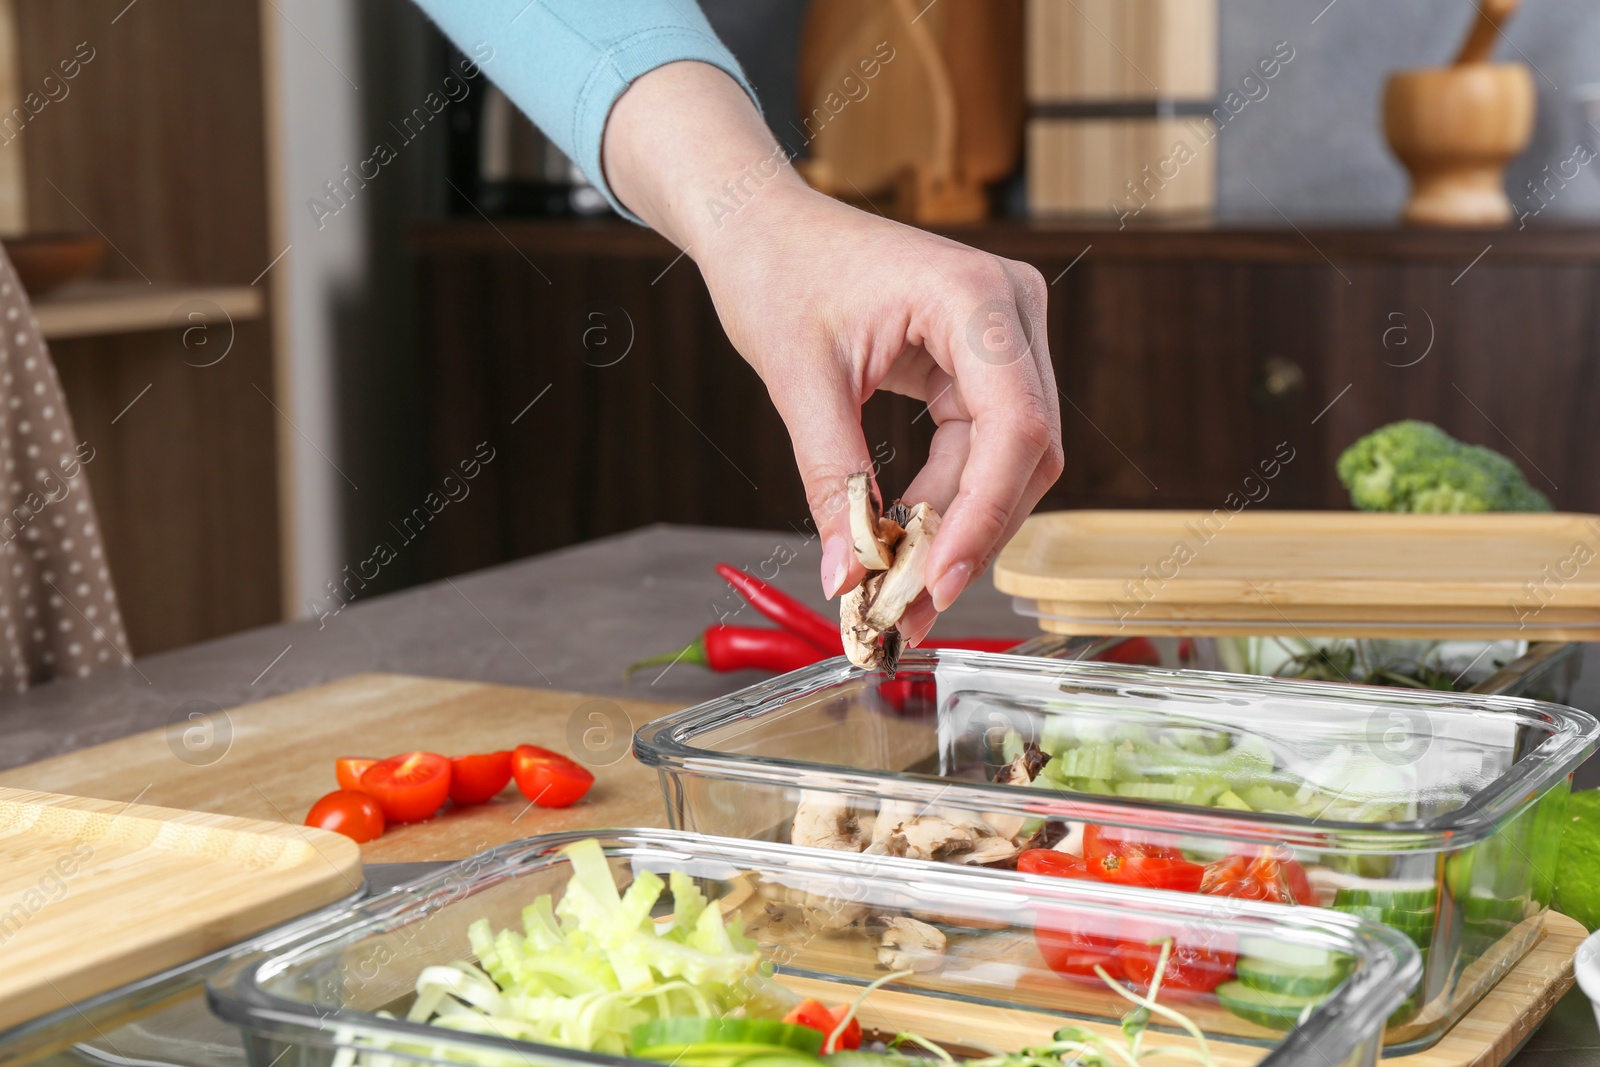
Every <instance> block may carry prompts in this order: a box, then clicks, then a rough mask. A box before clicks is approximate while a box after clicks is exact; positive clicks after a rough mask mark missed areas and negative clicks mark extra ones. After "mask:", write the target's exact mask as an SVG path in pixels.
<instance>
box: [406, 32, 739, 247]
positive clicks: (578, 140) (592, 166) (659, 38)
mask: <svg viewBox="0 0 1600 1067" xmlns="http://www.w3.org/2000/svg"><path fill="white" fill-rule="evenodd" d="M417 3H418V4H419V5H420V6H421V7H422V9H423V10H424V11H426V12H427V13H428V15H429V16H430V17H432V18H433V20H434V21H435V22H437V23H438V24H439V27H440V29H442V30H444V32H445V34H446V35H447V36H448V37H449V38H450V39H451V40H452V41H454V42H455V45H456V47H457V48H459V49H461V51H462V52H463V53H464V54H465V55H466V56H467V57H468V58H470V59H471V60H472V61H473V62H475V63H477V64H478V65H479V66H480V67H481V68H482V69H483V71H484V73H486V74H487V75H488V76H489V78H490V79H491V80H493V82H494V83H495V84H496V85H498V86H499V87H500V89H501V91H502V92H504V93H505V94H506V96H507V97H509V98H510V99H511V102H512V103H514V104H516V105H517V107H519V108H521V109H522V111H523V112H524V113H525V114H526V115H527V116H528V117H529V118H531V119H533V121H534V122H535V123H536V124H537V125H538V127H539V128H540V129H541V130H543V131H544V134H545V136H546V137H549V138H550V140H552V141H554V142H555V143H556V145H557V146H558V147H560V149H561V150H562V151H563V152H565V153H566V154H567V156H568V157H570V158H571V159H572V160H573V161H574V162H575V163H577V164H578V166H579V167H581V168H582V169H583V172H584V174H586V175H588V177H589V180H590V181H591V182H593V183H594V184H595V186H596V187H598V188H599V189H600V190H601V192H603V193H605V195H606V198H607V199H608V200H610V201H611V204H612V206H613V207H615V208H616V209H617V210H618V211H620V212H622V214H623V215H625V216H626V217H628V218H630V219H633V220H634V221H635V222H637V221H639V220H638V219H637V218H634V216H633V215H632V214H631V213H629V212H628V211H627V210H626V209H624V208H623V207H622V205H621V204H619V203H617V199H616V197H615V196H613V195H612V194H611V189H610V187H609V186H607V185H606V181H605V174H604V172H603V171H602V170H601V167H600V142H601V137H602V136H603V135H604V133H605V128H606V119H607V118H608V117H609V116H610V114H611V106H612V105H613V104H615V103H616V102H617V98H618V97H620V96H621V95H622V94H623V92H625V91H626V90H627V88H628V86H629V85H630V84H632V82H633V80H634V79H635V78H638V77H640V76H641V75H643V74H647V73H649V72H650V71H652V70H654V69H655V68H656V67H660V66H663V65H665V64H667V63H672V62H676V61H678V60H682V59H694V60H700V61H701V62H704V63H710V64H711V65H712V66H714V67H717V68H719V69H721V70H723V71H726V72H727V73H728V74H729V75H730V76H732V77H733V79H734V80H735V81H737V82H738V83H739V84H740V85H741V86H742V87H743V88H744V91H745V92H747V93H749V94H750V98H751V100H752V101H754V100H755V93H754V91H753V90H752V89H751V88H750V83H749V82H748V81H746V80H745V76H744V72H743V71H742V70H740V69H739V62H738V60H736V59H734V58H733V53H731V52H729V51H728V49H727V48H726V47H725V46H724V45H723V43H722V42H721V41H719V40H718V39H717V35H716V33H715V32H714V31H713V30H712V29H711V24H710V23H708V22H707V21H706V18H705V14H704V13H703V12H701V10H700V8H699V6H698V5H697V4H696V3H695V2H694V0H417ZM757 106H759V104H758V105H757Z"/></svg>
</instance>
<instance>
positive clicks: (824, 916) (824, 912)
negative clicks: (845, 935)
mask: <svg viewBox="0 0 1600 1067" xmlns="http://www.w3.org/2000/svg"><path fill="white" fill-rule="evenodd" d="M809 896H810V899H809V900H808V901H807V902H806V904H804V905H803V906H802V911H803V913H804V915H805V920H806V926H807V927H808V928H809V929H812V930H829V931H834V930H845V929H848V928H850V927H852V926H855V925H856V924H857V923H859V922H861V921H862V920H863V919H865V918H867V916H868V914H869V913H870V909H869V908H868V907H867V906H866V905H865V904H862V903H859V902H856V901H850V900H839V899H838V898H836V897H824V896H818V895H817V894H815V893H813V894H810V895H809Z"/></svg>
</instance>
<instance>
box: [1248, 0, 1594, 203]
mask: <svg viewBox="0 0 1600 1067" xmlns="http://www.w3.org/2000/svg"><path fill="white" fill-rule="evenodd" d="M1326 3H1327V0H1294V2H1293V3H1286V2H1284V0H1221V25H1220V27H1219V31H1220V32H1219V38H1220V41H1221V54H1220V56H1219V57H1218V61H1219V66H1218V80H1219V83H1220V88H1221V89H1222V91H1226V90H1227V89H1228V88H1230V87H1232V86H1235V85H1237V84H1238V80H1239V79H1240V78H1242V77H1243V76H1244V75H1245V73H1246V72H1248V71H1249V70H1250V69H1251V68H1252V67H1253V66H1254V64H1255V62H1256V61H1257V60H1258V59H1259V58H1261V57H1262V56H1265V55H1268V54H1269V53H1270V52H1271V51H1272V47H1273V45H1274V44H1276V43H1277V42H1279V41H1288V42H1289V43H1290V44H1291V45H1293V46H1294V49H1295V58H1294V60H1293V61H1292V62H1291V63H1290V64H1289V65H1288V66H1287V67H1285V68H1284V70H1283V73H1282V74H1281V75H1280V76H1279V77H1278V78H1277V79H1275V80H1274V81H1273V82H1272V83H1270V86H1271V88H1270V92H1269V94H1268V95H1267V96H1266V97H1265V98H1263V99H1262V100H1259V101H1257V102H1254V103H1251V104H1248V105H1246V108H1245V110H1244V111H1242V112H1241V113H1240V114H1239V116H1238V117H1237V118H1236V119H1235V120H1234V121H1233V122H1232V123H1230V124H1229V126H1228V127H1227V128H1226V129H1225V130H1223V132H1222V135H1221V137H1220V138H1219V140H1218V144H1217V147H1218V152H1219V155H1218V157H1217V158H1218V174H1217V178H1218V192H1217V197H1218V212H1219V214H1221V215H1223V216H1226V217H1238V218H1254V217H1269V216H1270V217H1272V218H1276V217H1277V213H1276V212H1274V211H1273V209H1272V207H1271V206H1269V205H1268V204H1267V203H1266V202H1265V201H1264V200H1263V198H1262V195H1261V194H1263V193H1264V194H1266V196H1267V197H1269V198H1271V200H1272V201H1273V203H1275V204H1276V205H1277V206H1278V207H1279V208H1281V209H1282V210H1283V212H1284V213H1285V214H1287V215H1289V216H1290V217H1291V218H1294V219H1296V220H1298V219H1301V218H1306V219H1313V218H1330V219H1338V218H1375V217H1376V218H1387V217H1390V216H1392V215H1394V214H1395V213H1396V212H1398V211H1399V209H1400V205H1401V203H1402V202H1403V200H1404V198H1405V192H1406V179H1405V172H1404V171H1403V170H1402V169H1401V168H1400V165H1399V164H1398V163H1397V162H1395V160H1394V158H1393V157H1392V156H1390V155H1389V151H1388V149H1387V147H1386V146H1385V145H1384V140H1383V130H1382V120H1381V117H1380V106H1381V101H1382V94H1383V83H1384V80H1385V79H1386V77H1387V76H1388V74H1389V72H1390V71H1392V70H1395V69H1397V68H1401V67H1415V66H1433V65H1438V64H1442V63H1444V62H1447V61H1448V59H1449V57H1450V56H1452V55H1453V54H1454V52H1455V49H1456V47H1457V46H1458V45H1459V43H1460V41H1461V39H1462V37H1463V36H1464V35H1465V31H1466V27H1467V25H1468V23H1469V21H1470V18H1471V16H1472V12H1473V10H1474V5H1473V4H1471V3H1470V2H1469V0H1335V2H1334V4H1333V6H1332V7H1331V8H1328V9H1327V11H1326V12H1325V13H1323V14H1321V16H1320V18H1317V21H1316V23H1315V25H1313V24H1312V21H1311V20H1312V19H1313V18H1315V17H1317V15H1318V13H1319V12H1322V11H1323V8H1324V6H1325V5H1326ZM1506 38H1507V40H1503V41H1502V42H1501V43H1500V46H1499V48H1498V49H1497V50H1496V53H1495V56H1496V58H1497V59H1508V60H1518V61H1521V62H1525V63H1531V64H1532V65H1533V66H1534V68H1535V73H1534V80H1535V83H1536V84H1537V85H1538V88H1539V111H1538V122H1537V127H1536V129H1535V132H1534V137H1533V143H1532V144H1531V145H1530V146H1529V147H1528V150H1527V152H1525V153H1524V154H1523V155H1522V156H1521V157H1520V158H1519V159H1518V160H1517V161H1516V162H1515V163H1514V164H1513V165H1512V167H1511V168H1510V171H1509V173H1508V175H1507V188H1508V191H1509V192H1510V195H1511V198H1512V202H1513V203H1514V204H1515V203H1519V202H1521V203H1525V204H1527V205H1528V206H1530V207H1537V201H1535V200H1533V199H1532V196H1531V194H1529V193H1528V192H1527V190H1526V185H1525V183H1526V182H1527V181H1528V179H1530V178H1532V177H1533V176H1534V175H1535V174H1538V173H1540V171H1541V168H1542V167H1544V166H1545V165H1546V164H1549V165H1551V167H1552V169H1553V168H1554V166H1555V164H1557V163H1559V162H1560V161H1562V160H1565V159H1566V158H1567V157H1569V156H1570V155H1571V154H1572V149H1573V147H1574V145H1576V144H1577V143H1578V142H1579V141H1580V140H1582V141H1584V142H1586V143H1588V144H1591V145H1593V144H1596V143H1597V142H1600V130H1596V129H1594V128H1592V127H1589V126H1587V125H1586V124H1585V123H1584V121H1583V118H1582V117H1581V115H1580V113H1579V109H1578V106H1577V104H1576V103H1575V102H1574V99H1573V97H1572V95H1571V94H1572V92H1573V90H1574V89H1575V88H1576V87H1577V86H1579V85H1581V84H1583V83H1585V82H1596V81H1600V4H1597V3H1595V2H1594V0H1525V2H1524V3H1523V5H1522V10H1521V11H1520V12H1519V13H1518V14H1517V16H1516V18H1515V20H1514V21H1513V22H1512V23H1511V25H1510V26H1509V28H1508V32H1507V33H1506ZM1519 50H1520V52H1519ZM1569 173H1570V171H1569ZM1247 178H1248V181H1247V180H1246V179H1247ZM1250 182H1254V183H1255V184H1256V185H1257V186H1259V187H1260V190H1261V192H1260V193H1258V192H1257V191H1256V190H1255V189H1252V188H1251V187H1250V184H1249V183H1250ZM1596 215H1600V161H1596V162H1595V163H1591V164H1590V165H1589V166H1588V167H1586V168H1584V173H1582V174H1580V175H1579V176H1578V178H1577V179H1576V180H1574V181H1572V182H1569V183H1568V185H1567V187H1566V188H1565V189H1563V190H1560V192H1559V194H1558V195H1556V196H1555V197H1554V198H1552V200H1551V202H1550V205H1549V207H1548V208H1546V209H1545V210H1544V212H1543V213H1542V214H1541V215H1540V221H1544V220H1546V219H1549V218H1555V217H1573V216H1591V217H1592V216H1596Z"/></svg>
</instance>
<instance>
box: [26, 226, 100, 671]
mask: <svg viewBox="0 0 1600 1067" xmlns="http://www.w3.org/2000/svg"><path fill="white" fill-rule="evenodd" d="M93 459H94V447H93V445H92V443H90V442H88V441H84V440H81V439H80V438H79V437H78V436H77V434H76V433H75V432H74V431H73V428H72V417H71V415H69V414H68V412H67V405H66V400H65V398H64V397H63V396H62V394H61V382H60V380H59V379H58V378H57V376H56V368H55V364H54V363H53V362H51V360H50V352H49V349H47V348H46V347H45V344H44V340H43V339H42V338H41V337H40V336H39V327H38V324H37V323H36V322H35V321H34V318H33V310H32V308H31V307H30V306H29V304H28V298H27V296H26V295H25V294H24V293H23V291H22V284H21V283H20V282H19V281H18V280H17V273H16V271H15V270H13V269H12V266H11V261H10V259H8V258H7V257H6V255H5V253H4V251H3V250H0V686H4V687H8V688H11V689H15V690H17V691H18V692H20V691H22V690H24V689H27V688H28V687H29V686H32V685H38V684H39V683H40V682H45V681H49V680H50V679H51V678H58V677H68V678H71V677H82V676H84V675H87V674H89V673H91V672H93V671H96V670H99V669H101V668H102V667H107V666H112V665H121V664H122V663H123V662H124V660H123V653H124V652H125V651H126V649H127V647H128V639H127V635H126V634H125V632H124V631H123V627H122V613H121V612H120V611H118V610H117V594H116V590H115V588H114V587H113V586H112V584H111V572H110V571H109V570H108V569H107V567H106V558H105V549H104V547H103V546H102V545H101V543H100V526H99V523H98V522H97V521H96V518H95V510H94V502H93V501H92V500H91V499H90V498H89V478H88V475H87V474H86V473H85V471H84V469H83V468H84V464H86V463H89V462H92V461H93Z"/></svg>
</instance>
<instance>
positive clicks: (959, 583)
mask: <svg viewBox="0 0 1600 1067" xmlns="http://www.w3.org/2000/svg"><path fill="white" fill-rule="evenodd" d="M971 578H972V564H970V563H967V562H965V561H963V562H961V563H954V564H951V565H950V566H949V567H947V568H945V572H944V573H943V574H942V575H940V576H939V581H938V582H937V583H935V584H934V587H933V589H932V593H933V607H934V610H935V611H947V610H949V608H950V605H951V604H954V603H955V601H956V597H958V596H960V595H961V590H963V589H965V588H966V587H967V582H968V581H970V580H971Z"/></svg>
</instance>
